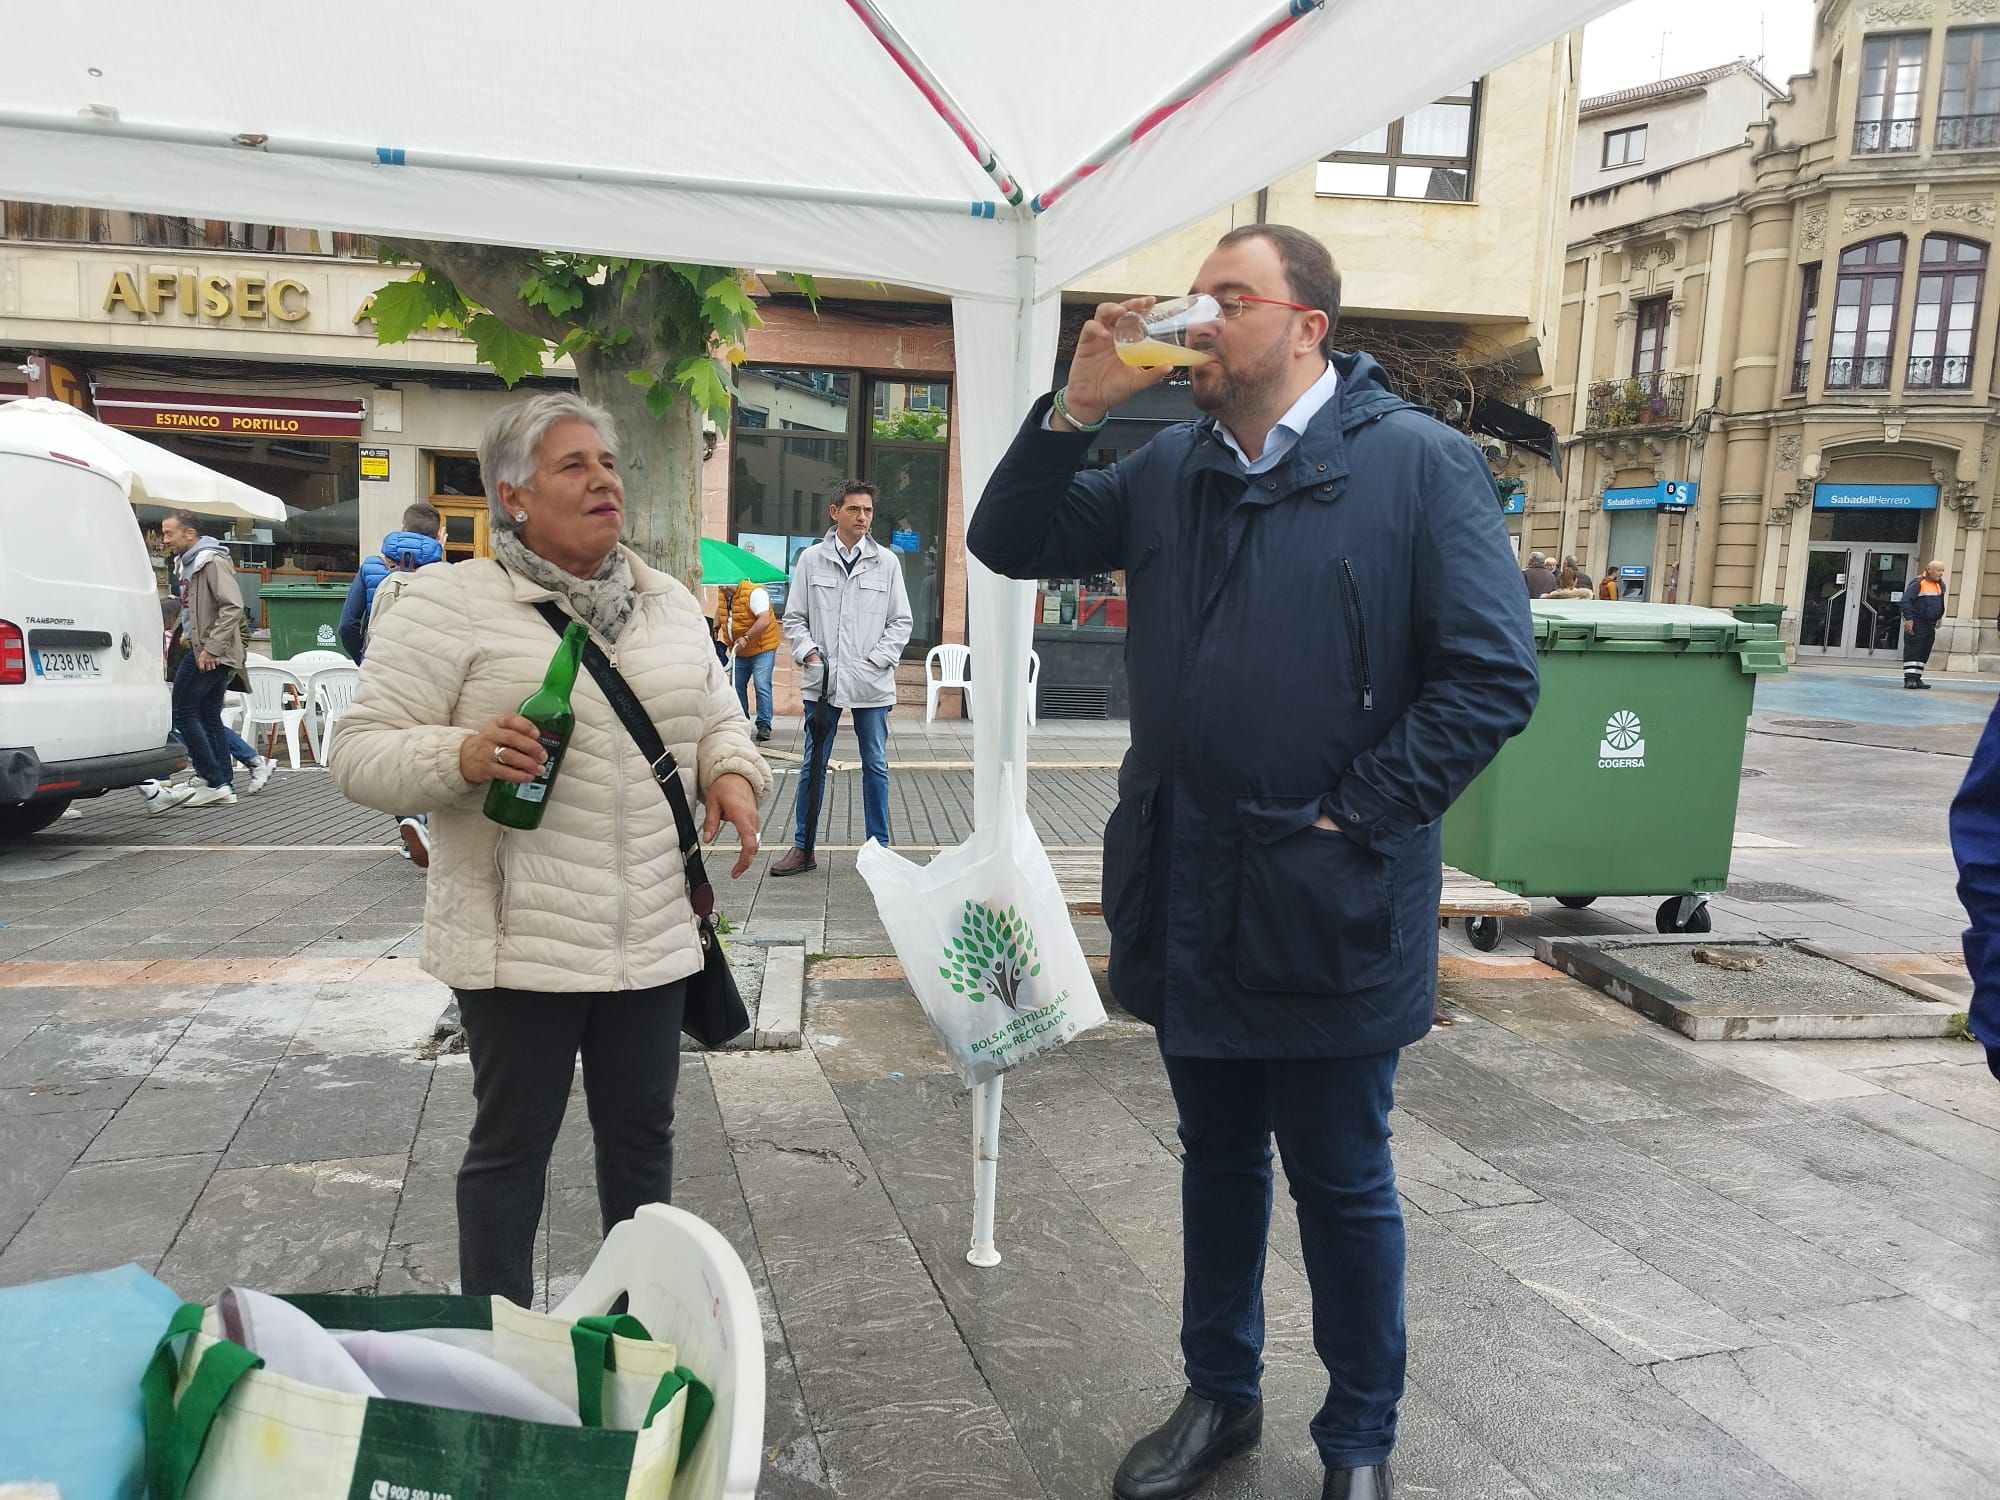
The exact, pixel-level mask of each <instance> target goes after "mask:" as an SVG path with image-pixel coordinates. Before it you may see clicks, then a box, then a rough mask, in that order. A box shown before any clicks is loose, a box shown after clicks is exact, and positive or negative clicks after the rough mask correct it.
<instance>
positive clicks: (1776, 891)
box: [1723, 880, 1840, 906]
mask: <svg viewBox="0 0 2000 1500" xmlns="http://www.w3.org/2000/svg"><path fill="white" fill-rule="evenodd" d="M1723 894H1724V895H1725V896H1727V897H1728V898H1729V899H1730V900H1731V901H1753V902H1759V903H1766V904H1769V905H1772V906H1813V905H1817V904H1821V903H1826V904H1830V905H1838V904H1839V902H1840V897H1838V896H1829V895H1827V894H1826V893H1825V892H1824V891H1809V890H1807V889H1806V888H1805V887H1804V886H1802V885H1786V884H1785V883H1784V882H1783V881H1778V880H1732V881H1730V882H1729V889H1728V890H1726V891H1724V892H1723Z"/></svg>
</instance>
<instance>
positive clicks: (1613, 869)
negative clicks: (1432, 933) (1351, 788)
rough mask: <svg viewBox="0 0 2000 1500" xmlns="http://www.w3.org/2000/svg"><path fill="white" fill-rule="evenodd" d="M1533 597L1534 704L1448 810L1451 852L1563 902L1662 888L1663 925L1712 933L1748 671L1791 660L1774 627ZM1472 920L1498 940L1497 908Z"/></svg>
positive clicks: (1686, 611) (1480, 943) (1478, 942)
mask: <svg viewBox="0 0 2000 1500" xmlns="http://www.w3.org/2000/svg"><path fill="white" fill-rule="evenodd" d="M1531 607H1532V609H1533V611H1534V622H1535V652H1536V655H1537V657H1538V658H1539V661H1540V666H1541V676H1542V695H1541V701H1540V702H1539V703H1538V704H1537V705H1536V708H1535V713H1534V717H1533V718H1532V719H1530V720H1529V721H1528V727H1527V728H1526V729H1524V730H1523V731H1522V732H1521V733H1520V734H1519V735H1517V736H1515V738H1513V739H1512V740H1510V741H1508V743H1507V744H1506V745H1505V746H1504V747H1503V748H1502V749H1501V751H1500V753H1499V755H1498V756H1496V757H1495V758H1494V760H1493V763H1492V764H1491V765H1490V766H1488V767H1487V768H1486V770H1485V771H1484V772H1483V773H1481V775H1480V776H1479V778H1478V779H1477V780H1476V781H1474V782H1473V783H1472V785H1471V786H1470V787H1468V788H1467V789H1466V792H1465V795H1464V796H1463V797H1461V798H1459V800H1458V802H1457V803H1456V804H1455V805H1454V806H1453V807H1452V809H1451V811H1450V812H1448V813H1446V814H1445V819H1444V828H1443V834H1444V857H1445V862H1446V863H1447V864H1449V865H1452V866H1454V867H1456V868H1457V869H1460V870H1463V871H1465V872H1466V873H1467V874H1469V875H1475V876H1477V877H1479V878H1480V879H1482V880H1488V881H1491V882H1492V883H1493V884H1495V885H1498V886H1500V887H1502V888H1503V889H1506V890H1509V891H1513V892H1515V893H1516V894H1517V895H1523V896H1552V897H1554V898H1556V899H1557V900H1559V901H1561V902H1562V904H1563V905H1565V906H1569V907H1583V906H1588V905H1589V904H1590V903H1591V902H1592V901H1594V900H1596V899H1597V898H1598V897H1599V896H1665V897H1667V898H1668V899H1667V900H1666V901H1665V902H1663V903H1662V904H1661V906H1660V909H1659V912H1658V915H1657V919H1656V925H1657V926H1658V927H1659V930H1660V931H1662V932H1706V931H1708V930H1709V914H1708V910H1707V894H1708V893H1710V892H1714V891H1720V890H1721V889H1722V888H1723V887H1724V886H1725V885H1727V884H1728V881H1729V850H1730V845H1731V842H1732V836H1733V834H1734V832H1735V828H1736V793H1737V788H1738V785H1739V783H1740V781H1741V779H1742V774H1743V736H1744V731H1745V726H1746V725H1747V723H1748V721H1749V718H1750V705H1751V700H1752V698H1753V696H1754V693H1755V688H1756V679H1757V675H1758V674H1759V673H1764V672H1782V671H1784V670H1785V652H1784V647H1783V646H1782V645H1781V644H1780V643H1779V640H1778V632H1777V628H1776V627H1775V626H1773V625H1770V624H1765V623H1752V622H1749V621H1744V620H1739V619H1737V618H1736V617H1735V616H1733V615H1730V614H1727V613H1725V612H1723V611H1721V610H1715V609H1699V608H1695V607H1693V606H1690V605H1678V604H1641V603H1613V602H1610V601H1599V600H1595V599H1542V600H1537V601H1535V603H1534V604H1533V605H1532V606H1531ZM1466 927H1467V935H1468V936H1469V937H1470V938H1471V940H1472V942H1473V944H1474V945H1475V946H1477V947H1480V948H1487V949H1490V948H1493V947H1497V946H1498V945H1499V942H1500V922H1499V920H1498V919H1497V918H1490V917H1489V918H1476V919H1473V920H1472V921H1469V922H1467V924H1466Z"/></svg>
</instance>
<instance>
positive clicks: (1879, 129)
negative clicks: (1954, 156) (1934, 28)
mask: <svg viewBox="0 0 2000 1500" xmlns="http://www.w3.org/2000/svg"><path fill="white" fill-rule="evenodd" d="M1930 40H1931V39H1930V37H1929V36H1928V35H1927V34H1926V33H1924V32H1920V31H1913V32H1907V33H1904V34H1902V35H1899V36H1871V37H1869V38H1868V41H1867V43H1866V45H1865V46H1864V48H1863V49H1862V53H1861V104H1860V108H1859V109H1857V110H1856V111H1855V114H1854V149H1855V151H1856V152H1857V153H1862V154H1867V153H1872V152H1877V151H1914V150H1916V149H1917V126H1918V123H1919V111H1920V109H1921V101H1922V98H1923V92H1924V57H1925V54H1926V52H1927V51H1928V50H1929V47H1930Z"/></svg>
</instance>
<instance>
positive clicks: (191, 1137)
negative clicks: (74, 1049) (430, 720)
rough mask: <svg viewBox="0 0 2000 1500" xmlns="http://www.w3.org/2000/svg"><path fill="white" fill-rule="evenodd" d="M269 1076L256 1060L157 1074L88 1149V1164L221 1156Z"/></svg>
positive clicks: (126, 1104) (136, 1091) (131, 1099)
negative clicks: (178, 1074)
mask: <svg viewBox="0 0 2000 1500" xmlns="http://www.w3.org/2000/svg"><path fill="white" fill-rule="evenodd" d="M270 1075H271V1065H270V1064H268V1063H252V1064H249V1065H246V1066H245V1067H243V1068H242V1069H241V1070H240V1071H238V1072H236V1073H234V1074H232V1075H228V1076H217V1077H210V1078H201V1079H184V1078H174V1077H168V1078H165V1079H161V1078H160V1075H159V1074H158V1073H157V1072H156V1073H155V1074H154V1075H153V1078H151V1079H148V1080H147V1081H146V1082H145V1083H142V1084H140V1085H139V1087H138V1088H137V1089H136V1090H135V1091H134V1092H133V1093H132V1096H131V1097H130V1098H129V1099H128V1100H126V1101H125V1103H124V1107H123V1108H121V1109H120V1110H119V1111H118V1114H117V1115H116V1117H115V1118H113V1119H112V1121H111V1123H110V1124H108V1125H106V1126H105V1127H104V1129H103V1130H101V1131H99V1132H98V1134H97V1138H96V1139H95V1140H93V1141H92V1142H91V1143H90V1149H89V1150H88V1151H86V1152H85V1153H84V1160H85V1161H86V1162H92V1163H94V1162H109V1161H133V1160H140V1159H144V1158H151V1157H175V1156H197V1155H200V1156H217V1157H219V1156H220V1155H221V1154H222V1153H223V1152H225V1151H227V1150H228V1149H229V1143H230V1142H231V1141H233V1140H234V1139H235V1138H236V1132H237V1130H238V1129H239V1128H240V1127H241V1126H242V1124H243V1119H244V1116H246V1115H248V1114H249V1113H250V1106H251V1105H253V1104H255V1103H256V1102H257V1096H258V1095H259V1094H260V1093H262V1092H263V1089H264V1085H265V1083H266V1081H267V1080H268V1079H269V1078H270Z"/></svg>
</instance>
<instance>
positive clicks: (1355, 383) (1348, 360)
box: [1329, 353, 1415, 431]
mask: <svg viewBox="0 0 2000 1500" xmlns="http://www.w3.org/2000/svg"><path fill="white" fill-rule="evenodd" d="M1329 363H1330V364H1332V366H1333V368H1334V369H1335V370H1336V371H1338V372H1339V375H1340V395H1339V404H1340V425H1341V427H1342V428H1343V429H1345V430H1348V431H1352V430H1353V429H1354V428H1356V427H1358V426H1360V425H1361V423H1363V422H1366V421H1369V420H1371V419H1372V418H1375V417H1379V416H1381V415H1382V414H1383V413H1385V412H1391V411H1399V410H1402V409H1404V408H1406V407H1408V408H1410V409H1411V410H1415V408H1414V407H1411V406H1410V403H1409V402H1407V401H1405V400H1404V399H1403V398H1402V397H1401V396H1399V395H1397V394H1396V388H1395V387H1394V386H1393V385H1391V384H1390V383H1389V372H1388V371H1387V370H1384V369H1383V368H1382V366H1381V365H1379V364H1377V363H1376V361H1375V356H1374V355H1372V354H1361V353H1354V354H1335V355H1334V356H1332V358H1331V359H1330V360H1329Z"/></svg>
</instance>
